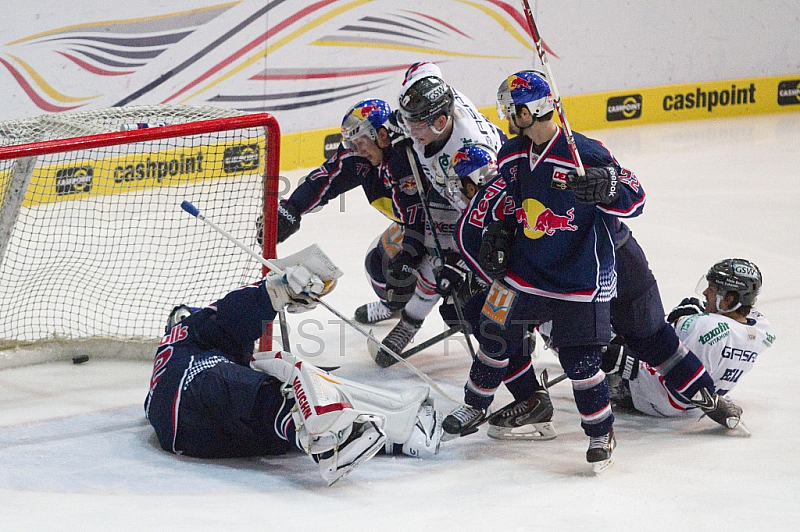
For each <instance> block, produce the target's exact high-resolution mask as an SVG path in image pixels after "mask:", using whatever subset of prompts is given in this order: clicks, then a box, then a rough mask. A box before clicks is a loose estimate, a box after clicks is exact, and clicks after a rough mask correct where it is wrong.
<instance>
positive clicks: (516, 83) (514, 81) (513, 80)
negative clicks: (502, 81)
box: [508, 74, 531, 91]
mask: <svg viewBox="0 0 800 532" xmlns="http://www.w3.org/2000/svg"><path fill="white" fill-rule="evenodd" d="M530 88H531V84H530V82H529V81H528V80H527V79H525V78H521V77H519V76H517V75H516V74H511V75H510V76H508V90H510V91H514V90H516V89H528V90H530Z"/></svg>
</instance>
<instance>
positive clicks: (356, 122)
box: [342, 98, 392, 150]
mask: <svg viewBox="0 0 800 532" xmlns="http://www.w3.org/2000/svg"><path fill="white" fill-rule="evenodd" d="M391 114H392V110H391V108H390V107H389V104H388V103H386V102H385V101H383V100H378V99H375V98H373V99H370V100H363V101H360V102H358V103H357V104H355V105H354V106H353V107H351V108H350V109H349V110H348V111H347V113H346V114H345V115H344V118H343V119H342V144H344V147H345V148H347V149H351V150H352V149H355V145H354V144H353V140H355V139H357V138H359V137H363V136H364V135H366V136H368V137H369V138H371V139H372V140H373V141H377V140H378V129H380V128H381V127H383V125H384V124H385V123H386V121H387V120H389V115H391Z"/></svg>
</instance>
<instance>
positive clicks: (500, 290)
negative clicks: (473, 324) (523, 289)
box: [481, 281, 516, 325]
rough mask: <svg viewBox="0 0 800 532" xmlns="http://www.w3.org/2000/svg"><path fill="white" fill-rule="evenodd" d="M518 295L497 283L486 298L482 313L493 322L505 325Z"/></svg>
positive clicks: (494, 283)
mask: <svg viewBox="0 0 800 532" xmlns="http://www.w3.org/2000/svg"><path fill="white" fill-rule="evenodd" d="M515 297H516V293H515V292H514V291H513V290H510V289H508V288H506V287H505V286H503V285H502V284H500V283H499V282H497V281H495V282H493V283H492V287H491V288H490V289H489V295H487V296H486V302H484V304H483V310H482V311H481V313H482V314H483V315H484V316H486V317H487V318H489V319H490V320H492V321H495V322H497V323H499V324H500V325H505V323H506V320H507V319H508V314H509V312H510V311H511V305H512V304H513V303H514V298H515Z"/></svg>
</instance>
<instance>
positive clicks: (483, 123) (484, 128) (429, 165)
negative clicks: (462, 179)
mask: <svg viewBox="0 0 800 532" xmlns="http://www.w3.org/2000/svg"><path fill="white" fill-rule="evenodd" d="M453 95H454V96H455V106H454V109H453V132H452V133H451V134H450V138H449V139H448V141H447V142H446V143H445V145H444V146H443V147H442V149H440V150H439V151H438V152H436V153H433V154H430V155H428V156H426V155H425V146H423V145H421V144H420V143H419V142H418V141H416V140H415V141H414V151H415V152H416V153H417V157H418V158H419V161H420V163H421V165H422V169H423V171H424V172H425V177H426V178H427V179H428V181H429V182H430V183H431V184H432V185H433V186H434V188H436V191H437V192H438V193H439V194H440V195H441V196H442V197H444V198H445V199H447V201H449V202H450V204H451V205H452V206H453V207H455V208H456V209H457V210H458V212H459V213H461V212H463V211H464V209H466V207H467V203H468V202H467V201H466V200H465V199H464V198H463V197H462V196H461V194H460V193H456V192H454V191H452V190H449V189H448V186H447V181H448V176H451V177H452V172H451V171H450V161H451V160H452V158H453V155H454V154H455V153H456V152H457V151H458V150H459V149H460V148H462V147H464V146H473V145H476V144H481V145H484V146H488V147H490V148H492V149H493V150H494V151H495V153H496V152H498V151H500V146H502V144H503V137H502V136H501V133H500V130H499V129H498V128H497V126H495V125H494V124H492V123H491V122H490V121H489V119H488V118H486V117H485V116H483V115H482V114H481V113H480V112H479V111H478V109H477V108H476V107H475V105H473V103H472V102H471V101H470V100H469V98H467V97H466V96H464V95H463V94H461V93H460V92H458V91H457V90H455V89H453Z"/></svg>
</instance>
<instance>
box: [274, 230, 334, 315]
mask: <svg viewBox="0 0 800 532" xmlns="http://www.w3.org/2000/svg"><path fill="white" fill-rule="evenodd" d="M273 262H274V263H275V266H277V267H278V268H280V269H282V270H283V274H280V273H277V272H274V271H273V272H270V273H269V274H267V277H266V278H265V279H264V288H265V289H266V291H267V294H268V295H269V298H270V301H271V302H272V308H273V309H275V310H276V311H277V310H280V309H282V308H284V307H286V310H287V311H289V312H304V311H306V310H309V309H312V308H314V307H315V306H316V305H317V301H316V299H317V298H319V297H321V296H324V295H325V294H328V293H330V291H331V290H333V289H334V287H335V286H336V280H337V279H338V278H339V277H341V276H342V271H341V270H340V269H339V268H338V267H337V266H336V265H335V264H334V263H333V261H331V260H330V258H328V256H327V255H325V253H324V252H323V251H322V250H321V249H320V248H319V246H317V245H316V244H312V245H311V246H309V247H307V248H305V249H302V250H300V251H298V252H297V253H293V254H292V255H289V256H288V257H284V258H283V259H275V260H273Z"/></svg>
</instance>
